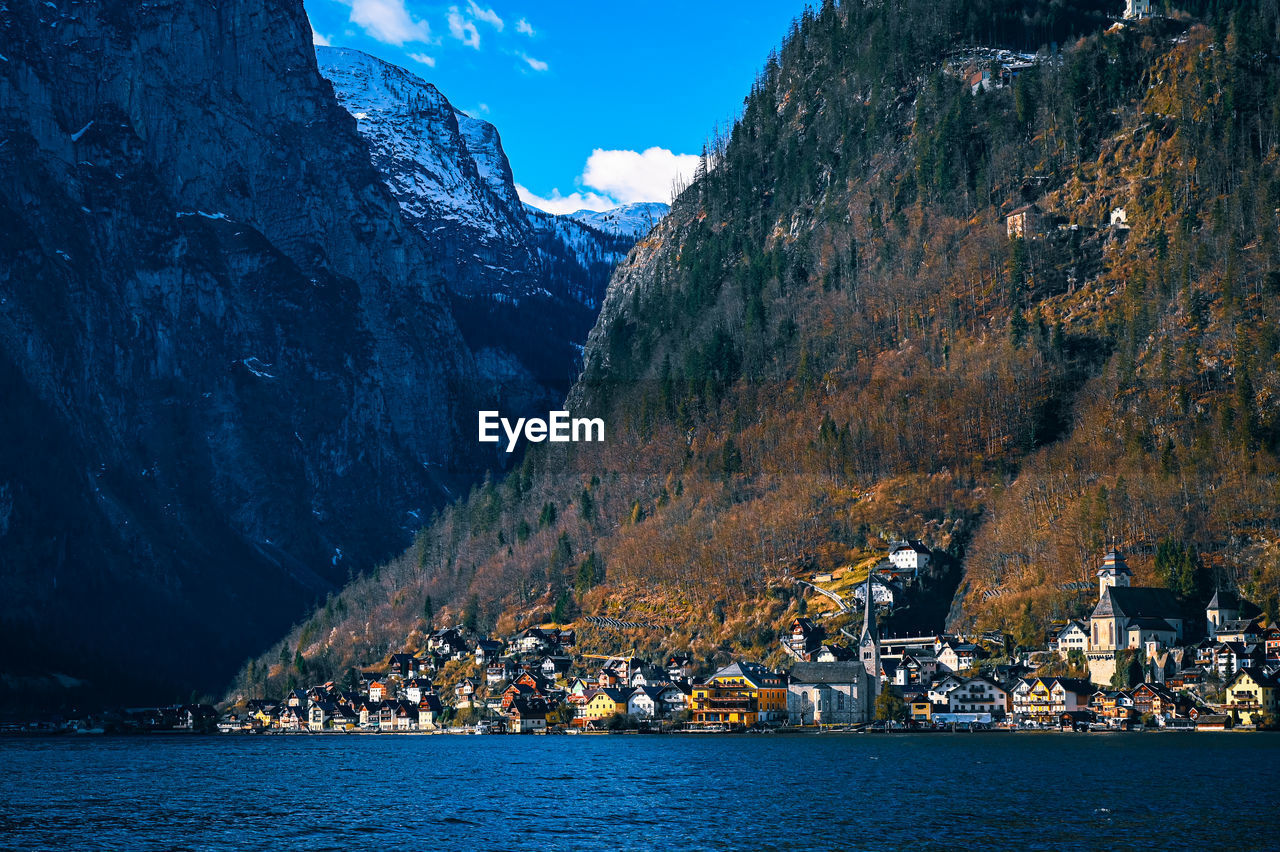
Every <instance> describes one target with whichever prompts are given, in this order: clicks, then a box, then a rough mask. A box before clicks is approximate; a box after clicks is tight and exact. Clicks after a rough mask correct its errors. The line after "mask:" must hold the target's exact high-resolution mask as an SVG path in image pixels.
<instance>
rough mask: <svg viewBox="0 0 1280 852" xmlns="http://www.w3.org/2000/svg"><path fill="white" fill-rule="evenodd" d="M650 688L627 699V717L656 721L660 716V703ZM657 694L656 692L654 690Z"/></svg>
mask: <svg viewBox="0 0 1280 852" xmlns="http://www.w3.org/2000/svg"><path fill="white" fill-rule="evenodd" d="M650 689H652V687H650V688H643V687H642V688H640V689H637V690H636V691H635V692H633V693H631V695H630V696H629V697H628V698H627V715H629V716H635V717H636V718H637V719H654V718H657V716H658V712H659V710H658V702H657V701H656V700H655V699H654V694H653V692H650ZM654 691H655V692H656V690H654Z"/></svg>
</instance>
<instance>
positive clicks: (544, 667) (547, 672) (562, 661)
mask: <svg viewBox="0 0 1280 852" xmlns="http://www.w3.org/2000/svg"><path fill="white" fill-rule="evenodd" d="M570 663H572V660H570V659H569V658H568V657H566V656H564V655H562V654H553V655H549V656H546V657H543V658H542V659H541V660H539V661H538V667H537V668H538V672H539V673H540V674H541V675H542V676H543V677H544V678H546V679H547V680H555V679H556V678H557V677H559V676H561V675H563V674H566V673H567V672H568V671H569V665H570Z"/></svg>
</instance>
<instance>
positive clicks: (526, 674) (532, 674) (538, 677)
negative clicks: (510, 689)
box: [511, 667, 551, 695]
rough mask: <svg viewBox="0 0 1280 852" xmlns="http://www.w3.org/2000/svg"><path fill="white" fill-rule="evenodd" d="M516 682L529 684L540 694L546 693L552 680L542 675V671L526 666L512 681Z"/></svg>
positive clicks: (528, 685) (523, 684)
mask: <svg viewBox="0 0 1280 852" xmlns="http://www.w3.org/2000/svg"><path fill="white" fill-rule="evenodd" d="M511 682H512V683H514V684H519V685H521V686H527V687H529V688H530V689H532V690H533V691H534V692H536V693H538V694H539V695H546V694H547V692H548V690H550V688H551V684H550V682H549V681H548V680H547V679H546V678H545V677H543V676H542V674H541V672H539V671H537V670H536V669H533V668H531V667H526V668H525V669H524V670H523V671H521V672H520V673H519V674H517V675H516V676H515V679H514V680H512V681H511Z"/></svg>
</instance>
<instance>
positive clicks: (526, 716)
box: [507, 697, 547, 734]
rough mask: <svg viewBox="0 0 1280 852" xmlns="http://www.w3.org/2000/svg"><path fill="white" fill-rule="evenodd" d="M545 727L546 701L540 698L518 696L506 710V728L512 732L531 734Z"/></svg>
mask: <svg viewBox="0 0 1280 852" xmlns="http://www.w3.org/2000/svg"><path fill="white" fill-rule="evenodd" d="M546 729H547V702H546V701H545V700H543V699H542V698H538V697H529V698H520V699H518V700H517V701H515V702H514V703H513V704H512V705H511V709H510V710H509V711H508V712H507V730H509V731H510V732H511V733H513V734H532V733H536V732H537V731H545V730H546Z"/></svg>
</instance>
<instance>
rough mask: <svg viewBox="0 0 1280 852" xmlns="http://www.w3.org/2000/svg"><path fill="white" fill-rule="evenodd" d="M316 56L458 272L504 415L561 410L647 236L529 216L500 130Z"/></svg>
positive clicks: (397, 79)
mask: <svg viewBox="0 0 1280 852" xmlns="http://www.w3.org/2000/svg"><path fill="white" fill-rule="evenodd" d="M316 56H317V60H318V62H319V65H320V71H321V73H322V74H323V75H324V76H325V77H326V78H327V79H329V80H330V81H331V82H332V83H333V86H334V92H335V93H336V95H337V97H338V100H339V101H340V102H341V103H342V105H343V106H344V107H345V108H346V109H347V111H348V112H350V113H351V114H352V116H354V117H355V119H356V122H357V127H358V129H359V131H360V133H361V134H362V135H363V136H364V138H365V139H366V140H367V141H368V143H369V148H370V152H371V154H372V157H373V162H374V165H375V166H377V168H378V169H379V171H381V172H382V174H383V176H384V180H385V182H386V184H387V186H388V188H389V189H390V190H391V193H392V195H394V196H395V198H396V199H397V200H398V201H399V202H400V206H401V209H402V210H403V212H404V216H405V218H406V220H407V221H409V222H410V223H412V224H413V225H414V226H415V227H416V228H417V229H418V231H419V232H420V233H421V234H422V236H423V238H424V239H425V240H426V242H427V244H428V246H429V247H430V250H431V252H432V254H433V255H434V256H436V257H438V258H440V259H441V262H442V263H443V264H444V265H445V266H446V267H447V268H448V273H447V275H446V277H445V280H446V284H447V287H448V291H449V293H450V296H451V300H452V307H453V312H454V314H455V316H456V317H457V318H458V320H459V323H460V324H461V327H462V330H463V334H464V335H465V337H466V339H467V341H468V342H469V344H470V345H471V346H472V348H473V349H474V350H475V351H476V352H477V353H478V364H479V367H480V369H481V372H482V374H484V375H485V376H487V377H488V378H489V379H490V380H492V381H494V382H497V383H498V384H500V385H501V387H502V389H503V398H502V402H503V405H504V408H505V409H506V410H511V411H513V413H515V412H518V413H522V414H523V413H533V412H535V411H538V410H541V411H543V412H545V411H546V410H547V409H548V407H555V406H557V405H559V403H560V402H561V401H562V400H563V398H564V395H565V392H566V391H567V390H568V388H569V385H570V383H571V382H572V380H573V378H574V377H575V376H576V375H577V371H578V368H579V366H580V363H579V359H580V355H581V345H582V343H583V342H584V341H585V339H586V336H587V332H588V331H590V329H591V326H592V325H593V324H594V323H595V318H596V314H597V312H598V311H599V309H600V304H601V303H602V302H603V299H604V292H605V287H606V286H607V284H608V281H609V275H610V273H611V272H612V271H613V268H614V267H615V266H616V265H617V264H618V262H619V261H621V260H622V259H623V258H624V257H625V256H626V254H627V251H628V250H629V249H630V248H631V246H632V244H633V243H634V242H635V240H636V239H638V235H636V234H633V233H632V232H631V231H630V230H618V229H606V228H602V227H598V226H595V225H593V223H591V222H586V223H580V222H578V221H575V220H574V219H571V218H568V217H560V216H552V215H550V214H547V213H543V212H542V211H538V210H534V209H532V208H529V207H526V206H525V205H524V204H523V203H522V202H521V201H520V198H519V196H518V195H517V193H516V187H515V182H514V180H513V178H512V173H511V165H510V163H509V162H508V160H507V156H506V153H505V152H504V151H503V149H502V140H501V138H500V137H499V135H498V131H497V129H496V128H494V126H493V125H492V124H489V123H488V122H486V121H482V120H480V119H477V118H472V117H470V116H468V115H467V114H466V113H464V112H461V111H459V110H457V109H455V108H454V107H453V106H452V105H451V104H450V103H449V101H448V100H447V99H446V98H445V97H444V95H442V94H441V93H440V92H439V90H437V89H436V88H435V86H433V85H431V84H430V83H428V82H427V81H425V80H423V79H421V78H419V77H417V76H415V75H413V74H411V73H409V72H408V71H406V70H404V69H403V68H399V67H397V66H395V65H392V64H390V63H387V62H384V61H382V60H380V59H377V58H375V57H373V56H370V55H368V54H366V53H362V52H360V51H358V50H351V49H348V48H336V47H318V48H316Z"/></svg>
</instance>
